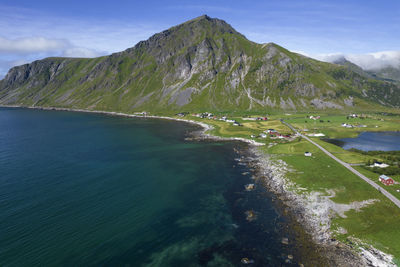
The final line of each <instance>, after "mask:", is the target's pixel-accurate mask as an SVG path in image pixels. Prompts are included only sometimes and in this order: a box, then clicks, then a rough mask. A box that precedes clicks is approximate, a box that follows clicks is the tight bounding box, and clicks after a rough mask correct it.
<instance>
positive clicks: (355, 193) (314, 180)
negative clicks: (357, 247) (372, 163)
mask: <svg viewBox="0 0 400 267" xmlns="http://www.w3.org/2000/svg"><path fill="white" fill-rule="evenodd" d="M262 149H263V150H264V151H265V152H266V153H269V154H274V155H275V156H276V157H278V158H280V159H282V160H284V161H285V162H286V163H287V164H288V165H289V166H290V168H291V169H292V170H293V171H291V172H289V173H288V174H287V177H288V179H290V180H291V181H293V182H295V183H296V185H297V187H299V188H302V189H306V190H305V192H310V191H319V192H322V193H326V192H327V190H334V191H335V192H336V196H335V197H333V198H331V199H332V200H333V201H334V202H336V203H343V204H348V203H351V202H353V201H362V200H367V199H378V200H379V202H375V203H374V204H371V205H369V206H367V207H364V208H363V209H362V210H361V211H360V212H357V211H354V210H351V211H348V212H346V213H345V215H346V216H347V218H341V217H336V218H335V219H333V226H332V229H336V228H338V227H343V228H345V229H346V231H347V232H348V233H347V234H337V236H336V238H338V239H339V240H341V241H343V242H348V241H349V240H350V239H352V237H354V238H358V239H360V240H362V241H363V242H365V243H369V244H371V245H373V246H374V247H376V248H378V249H380V250H382V251H384V252H386V253H389V254H392V255H394V256H395V257H396V258H397V259H400V242H398V240H400V231H398V230H397V229H398V227H399V226H400V222H399V220H398V219H399V218H400V209H399V208H398V207H397V206H395V205H394V204H393V203H392V202H390V201H389V200H388V199H387V198H386V197H384V196H383V195H382V194H381V193H379V192H378V191H377V190H375V189H374V188H372V187H371V186H370V185H369V184H367V183H366V182H364V181H363V180H361V179H360V178H359V177H357V176H356V175H354V174H353V173H351V172H350V171H349V170H347V169H346V168H344V167H343V166H342V165H340V164H339V163H337V162H336V161H334V160H333V159H331V158H330V157H328V156H327V155H325V154H324V153H323V152H321V151H319V150H318V148H316V147H315V146H314V145H312V144H311V143H309V142H307V141H305V140H300V141H294V142H291V143H286V144H278V145H276V146H273V147H271V148H269V149H267V148H262ZM305 151H310V152H312V153H313V156H312V157H305V156H304V152H305ZM357 169H359V168H357ZM393 189H394V187H393ZM303 191H304V190H303ZM299 192H300V191H299ZM398 194H399V193H398Z"/></svg>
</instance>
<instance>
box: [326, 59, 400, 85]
mask: <svg viewBox="0 0 400 267" xmlns="http://www.w3.org/2000/svg"><path fill="white" fill-rule="evenodd" d="M333 63H335V64H338V65H341V66H345V67H347V68H348V69H350V70H351V71H354V72H356V73H358V74H360V75H361V76H364V77H368V78H371V79H377V80H384V81H388V82H399V81H400V66H399V67H398V68H395V67H392V66H387V67H384V68H381V69H377V70H363V69H362V68H361V67H360V66H358V65H356V64H355V63H353V62H351V61H349V60H347V59H346V58H345V57H341V58H339V59H337V60H335V61H334V62H333Z"/></svg>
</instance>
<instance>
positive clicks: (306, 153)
mask: <svg viewBox="0 0 400 267" xmlns="http://www.w3.org/2000/svg"><path fill="white" fill-rule="evenodd" d="M304 156H306V157H311V156H312V153H311V152H308V151H307V152H304Z"/></svg>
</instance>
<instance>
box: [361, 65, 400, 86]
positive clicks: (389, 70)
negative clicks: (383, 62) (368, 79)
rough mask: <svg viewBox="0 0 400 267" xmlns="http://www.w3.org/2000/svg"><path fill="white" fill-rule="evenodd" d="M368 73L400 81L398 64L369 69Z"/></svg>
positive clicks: (376, 76)
mask: <svg viewBox="0 0 400 267" xmlns="http://www.w3.org/2000/svg"><path fill="white" fill-rule="evenodd" d="M368 73H369V74H371V75H372V76H373V77H375V78H381V79H384V80H389V81H396V82H400V66H398V67H397V68H395V67H392V66H387V67H384V68H382V69H379V70H373V71H372V70H371V71H368Z"/></svg>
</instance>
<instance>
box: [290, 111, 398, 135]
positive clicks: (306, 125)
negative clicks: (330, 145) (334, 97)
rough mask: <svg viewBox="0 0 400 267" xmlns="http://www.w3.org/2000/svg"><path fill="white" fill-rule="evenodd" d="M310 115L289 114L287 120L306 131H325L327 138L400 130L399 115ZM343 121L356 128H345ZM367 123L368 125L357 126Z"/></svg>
mask: <svg viewBox="0 0 400 267" xmlns="http://www.w3.org/2000/svg"><path fill="white" fill-rule="evenodd" d="M308 116H309V115H304V114H303V116H300V114H299V116H297V117H295V118H293V116H289V117H287V118H286V119H285V121H286V122H288V123H290V124H292V125H293V126H294V127H296V128H297V129H299V130H304V129H307V130H308V131H306V132H305V133H323V134H325V135H326V137H327V138H348V137H357V136H358V135H359V134H360V132H367V131H369V132H374V131H398V130H400V117H399V116H384V115H376V114H372V115H371V114H368V115H367V114H364V115H363V117H358V118H348V117H347V115H329V114H326V115H320V116H321V118H320V119H317V120H314V119H310V118H308ZM342 123H346V124H351V125H353V126H354V128H345V127H343V126H342ZM359 125H365V126H366V127H357V126H359Z"/></svg>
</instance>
